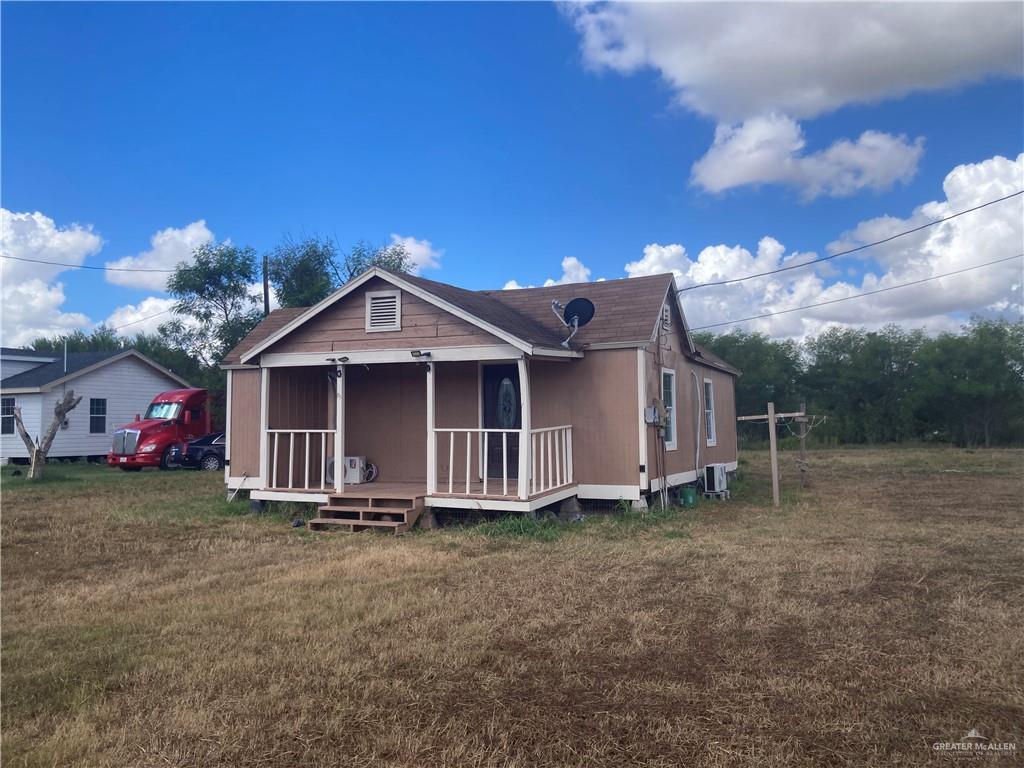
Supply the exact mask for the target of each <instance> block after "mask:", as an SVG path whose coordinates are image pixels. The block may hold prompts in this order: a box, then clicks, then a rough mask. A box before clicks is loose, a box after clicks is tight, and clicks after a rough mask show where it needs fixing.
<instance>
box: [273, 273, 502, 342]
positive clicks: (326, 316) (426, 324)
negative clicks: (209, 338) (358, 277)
mask: <svg viewBox="0 0 1024 768" xmlns="http://www.w3.org/2000/svg"><path fill="white" fill-rule="evenodd" d="M393 288H394V286H392V285H391V284H390V283H386V282H385V281H383V280H381V279H379V278H374V279H373V280H370V281H369V282H367V283H366V284H365V285H363V286H360V287H359V288H358V289H356V290H355V291H353V292H352V293H350V294H349V295H348V296H345V297H344V298H342V299H341V300H340V301H339V302H338V303H336V304H334V305H333V306H331V307H329V308H328V309H325V310H324V311H323V312H321V313H320V314H319V315H317V316H316V317H314V318H313V319H312V320H310V321H308V322H307V323H305V324H304V325H302V326H301V327H299V328H297V329H296V330H295V331H293V332H292V333H290V334H289V335H288V336H286V337H285V338H283V339H281V340H280V341H279V342H277V343H276V344H274V345H273V346H272V347H270V348H269V349H268V350H267V352H335V351H357V350H365V349H416V348H418V347H460V346H480V345H485V344H500V343H503V342H502V341H501V340H500V339H498V338H497V337H495V336H493V335H491V334H489V333H487V332H486V331H483V330H481V329H480V328H478V327H476V326H475V325H472V324H471V323H468V322H466V321H465V320H462V319H460V318H458V317H456V316H455V315H452V314H450V313H448V312H445V311H444V310H442V309H439V308H438V307H436V306H434V305H433V304H430V303H428V302H425V301H423V300H422V299H420V298H418V297H416V296H414V295H412V294H411V293H409V292H407V291H402V294H401V301H402V328H401V330H399V331H380V332H374V333H367V332H366V293H367V291H377V290H391V289H393Z"/></svg>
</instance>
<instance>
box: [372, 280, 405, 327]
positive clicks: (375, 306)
mask: <svg viewBox="0 0 1024 768" xmlns="http://www.w3.org/2000/svg"><path fill="white" fill-rule="evenodd" d="M400 330H402V292H401V291H399V290H394V291H367V292H366V332H367V333H377V332H379V331H400Z"/></svg>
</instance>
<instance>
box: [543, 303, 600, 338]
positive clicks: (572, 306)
mask: <svg viewBox="0 0 1024 768" xmlns="http://www.w3.org/2000/svg"><path fill="white" fill-rule="evenodd" d="M551 311H552V312H554V313H555V317H557V318H558V319H559V320H561V321H562V325H564V326H565V327H566V328H571V329H572V332H571V333H570V334H569V337H568V338H567V339H566V340H565V341H563V342H562V346H563V347H565V348H566V349H568V348H569V342H570V341H571V340H572V337H573V336H575V335H576V333H577V332H578V331H579V329H580V328H582V327H583V326H584V325H586V324H587V323H589V322H590V321H591V320H593V319H594V312H596V311H597V310H596V309H595V308H594V302H592V301H591V300H590V299H584V298H578V299H573V300H572V301H570V302H569V303H568V304H566V305H565V306H564V307H563V306H562V304H561V303H560V302H558V301H552V302H551Z"/></svg>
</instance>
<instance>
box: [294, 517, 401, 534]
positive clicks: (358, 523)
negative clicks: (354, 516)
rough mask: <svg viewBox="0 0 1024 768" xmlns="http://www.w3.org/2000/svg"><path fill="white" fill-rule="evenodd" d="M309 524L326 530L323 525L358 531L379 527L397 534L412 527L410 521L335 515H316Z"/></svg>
mask: <svg viewBox="0 0 1024 768" xmlns="http://www.w3.org/2000/svg"><path fill="white" fill-rule="evenodd" d="M307 525H308V526H309V528H310V529H311V530H314V531H318V530H325V529H324V528H322V526H327V527H328V528H329V527H332V526H334V527H342V528H348V529H349V531H350V532H353V533H354V532H358V531H361V530H366V529H368V528H377V529H380V530H382V531H388V530H390V531H393V532H394V533H395V535H398V534H399V533H405V532H406V531H407V530H409V528H411V527H412V525H411V524H410V523H402V522H398V521H395V520H344V519H338V518H334V517H316V518H313V519H312V520H310V521H309V522H308V523H307Z"/></svg>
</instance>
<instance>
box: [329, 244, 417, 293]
mask: <svg viewBox="0 0 1024 768" xmlns="http://www.w3.org/2000/svg"><path fill="white" fill-rule="evenodd" d="M413 266H414V265H413V263H412V257H411V256H410V255H409V251H408V250H407V249H406V247H405V246H404V245H402V244H401V243H392V244H391V245H382V246H374V245H371V244H370V243H368V242H366V241H365V240H360V241H359V242H358V243H356V244H355V245H354V246H352V250H350V251H349V252H348V253H346V254H345V259H344V264H343V265H342V267H343V274H344V279H345V282H346V283H347V282H348V281H349V280H351V279H352V278H354V277H358V276H359V275H361V274H362V273H363V272H365V271H366V270H368V269H369V268H370V267H383V268H384V269H387V270H390V271H391V272H412V269H413Z"/></svg>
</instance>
